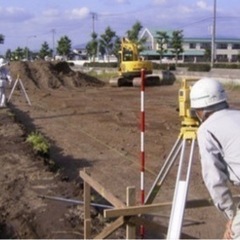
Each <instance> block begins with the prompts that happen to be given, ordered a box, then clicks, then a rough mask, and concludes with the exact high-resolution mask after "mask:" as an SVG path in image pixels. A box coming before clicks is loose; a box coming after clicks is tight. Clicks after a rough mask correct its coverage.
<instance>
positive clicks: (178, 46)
mask: <svg viewBox="0 0 240 240" xmlns="http://www.w3.org/2000/svg"><path fill="white" fill-rule="evenodd" d="M182 42H183V33H182V30H181V31H173V33H172V39H171V45H172V48H173V50H171V51H172V53H173V54H174V55H175V61H176V64H177V61H178V57H179V55H180V54H181V53H182V52H183V47H182Z"/></svg>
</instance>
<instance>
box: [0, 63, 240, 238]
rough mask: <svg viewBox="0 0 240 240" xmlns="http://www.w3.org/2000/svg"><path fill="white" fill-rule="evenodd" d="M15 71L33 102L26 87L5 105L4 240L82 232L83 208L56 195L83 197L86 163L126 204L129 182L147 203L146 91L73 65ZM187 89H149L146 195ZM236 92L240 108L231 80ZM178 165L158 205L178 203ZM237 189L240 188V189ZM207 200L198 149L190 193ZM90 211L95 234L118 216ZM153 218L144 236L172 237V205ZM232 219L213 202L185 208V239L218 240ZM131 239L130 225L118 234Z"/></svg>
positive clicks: (1, 159) (0, 196) (15, 67)
mask: <svg viewBox="0 0 240 240" xmlns="http://www.w3.org/2000/svg"><path fill="white" fill-rule="evenodd" d="M10 70H11V74H12V77H13V80H14V81H15V79H17V77H19V78H20V79H21V80H22V82H23V85H24V87H25V90H26V93H27V95H28V97H29V99H30V101H31V105H29V104H28V103H27V101H26V99H25V96H24V95H23V94H22V91H21V89H20V88H19V87H17V88H16V89H15V91H14V92H13V95H12V97H11V100H10V102H9V103H8V106H7V108H3V109H0V123H1V124H0V134H1V138H0V146H1V147H0V151H1V155H0V164H1V166H2V167H1V171H2V174H1V176H0V182H1V186H2V187H1V190H0V191H1V192H0V210H1V211H0V237H1V238H29V239H30V238H34V239H36V238H48V239H57V238H58V239H65V238H68V239H70V238H71V239H81V238H83V236H84V227H83V225H84V224H83V223H84V212H83V205H82V204H73V203H69V202H66V201H61V200H53V199H48V197H56V198H63V199H74V200H80V201H82V200H83V180H82V179H81V178H80V176H79V171H80V170H83V169H86V171H87V172H88V173H89V174H90V176H91V177H92V178H93V179H95V180H96V181H97V182H99V183H100V184H101V185H102V186H104V188H105V189H107V190H108V191H109V192H111V193H112V194H113V195H114V196H116V197H117V198H118V199H119V200H121V201H122V202H126V188H127V187H129V186H134V187H135V188H136V192H137V199H136V202H137V204H138V205H139V204H140V203H141V200H140V199H141V197H140V169H141V166H140V165H141V163H140V162H141V161H140V156H141V154H140V153H141V150H140V136H141V131H140V116H141V114H140V88H135V87H120V88H112V87H110V86H109V85H108V84H107V83H105V82H102V81H100V80H98V79H96V78H93V77H90V76H88V75H87V74H84V73H82V72H76V71H73V70H71V69H70V67H69V65H68V64H67V63H64V62H59V63H51V62H13V63H11V64H10ZM11 87H12V86H11ZM11 87H9V89H8V91H7V92H8V94H9V92H10V90H11ZM179 88H180V82H179V81H176V82H174V83H173V84H172V85H166V86H156V87H148V88H146V89H145V104H144V106H145V141H144V142H145V144H144V149H145V176H144V181H145V185H144V190H145V192H146V194H147V192H148V191H149V189H150V188H151V186H152V184H153V182H154V180H155V179H156V176H157V175H158V173H159V171H160V169H161V167H162V165H163V164H164V162H165V160H166V158H167V156H168V154H169V152H170V151H171V149H172V147H173V145H174V143H175V141H176V139H177V137H178V134H179V131H180V128H181V119H180V118H179V116H178V112H177V108H178V90H179ZM227 92H228V95H229V102H230V105H231V106H233V107H235V108H240V102H239V100H238V97H237V96H238V95H239V89H238V88H236V87H234V86H232V85H228V86H227ZM226 127H227V126H226ZM31 132H40V133H41V134H42V135H43V136H44V137H45V138H46V139H47V140H48V141H49V143H50V155H49V156H47V157H46V156H40V155H38V154H36V153H35V152H34V151H33V149H32V148H31V146H30V145H29V143H27V142H26V137H27V136H28V134H29V133H31ZM177 168H178V162H177V161H176V163H175V164H174V166H173V168H172V169H171V171H170V172H169V173H168V175H167V176H166V179H165V181H164V183H163V186H162V188H161V189H160V191H159V192H158V194H157V196H156V198H155V199H154V203H161V202H162V203H164V202H171V201H172V199H173V194H174V189H175V181H176V171H177ZM231 188H232V190H233V193H236V194H237V193H238V189H237V188H236V189H235V188H234V187H232V186H231ZM205 198H206V199H209V198H210V196H209V194H208V192H207V190H206V188H205V185H204V183H203V181H202V177H201V166H200V162H199V155H198V149H197V146H196V149H195V154H194V159H193V165H192V174H191V178H190V183H189V191H188V199H205ZM92 201H93V202H95V203H99V204H108V203H107V202H105V201H104V199H102V198H101V197H99V196H98V195H97V194H93V195H92ZM91 216H92V225H91V226H92V228H91V237H92V238H94V236H96V235H97V234H98V233H99V232H101V230H102V229H103V228H104V226H106V225H107V224H109V222H110V221H111V220H112V219H105V218H103V216H102V214H101V211H99V209H97V208H94V207H92V209H91ZM150 216H151V220H149V222H150V223H149V225H148V226H145V236H144V237H145V238H146V239H153V238H155V239H160V238H162V236H164V234H166V232H165V233H163V232H161V227H160V226H164V227H165V229H167V226H168V222H169V216H170V209H169V210H159V211H157V212H154V213H151V215H150ZM151 223H152V224H151ZM225 224H226V219H225V218H224V216H223V215H222V214H221V213H220V212H218V211H217V210H216V208H215V207H214V206H209V207H202V208H192V209H186V210H185V216H184V222H183V228H182V232H183V237H184V238H190V239H219V238H222V236H223V232H224V228H225ZM137 236H138V234H137ZM125 237H126V236H125V228H120V229H118V230H117V231H116V232H115V233H114V234H112V235H110V236H109V238H115V239H119V238H125ZM138 238H140V236H138Z"/></svg>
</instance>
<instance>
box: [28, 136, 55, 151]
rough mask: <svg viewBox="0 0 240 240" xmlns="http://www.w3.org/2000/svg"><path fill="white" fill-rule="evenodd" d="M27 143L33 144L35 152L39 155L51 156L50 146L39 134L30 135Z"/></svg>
mask: <svg viewBox="0 0 240 240" xmlns="http://www.w3.org/2000/svg"><path fill="white" fill-rule="evenodd" d="M26 141H27V142H28V143H31V144H32V147H33V149H34V151H36V152H37V153H39V154H42V155H47V154H49V149H50V144H49V143H48V141H47V140H46V139H45V138H44V137H43V135H42V134H41V133H39V132H32V133H30V134H29V135H28V137H27V139H26Z"/></svg>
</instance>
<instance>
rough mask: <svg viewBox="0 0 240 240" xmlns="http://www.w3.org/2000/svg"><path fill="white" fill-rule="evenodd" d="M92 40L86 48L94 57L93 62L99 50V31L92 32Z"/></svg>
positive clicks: (92, 57) (91, 56) (90, 55)
mask: <svg viewBox="0 0 240 240" xmlns="http://www.w3.org/2000/svg"><path fill="white" fill-rule="evenodd" d="M91 38H92V40H91V41H90V42H89V43H88V44H87V46H86V50H87V53H88V56H89V57H90V58H91V59H92V61H93V62H95V58H96V56H97V52H98V39H97V38H98V35H97V33H95V32H93V33H92V34H91Z"/></svg>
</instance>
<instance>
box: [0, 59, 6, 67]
mask: <svg viewBox="0 0 240 240" xmlns="http://www.w3.org/2000/svg"><path fill="white" fill-rule="evenodd" d="M6 64H7V62H6V61H5V59H4V58H0V67H2V66H4V65H6Z"/></svg>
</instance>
